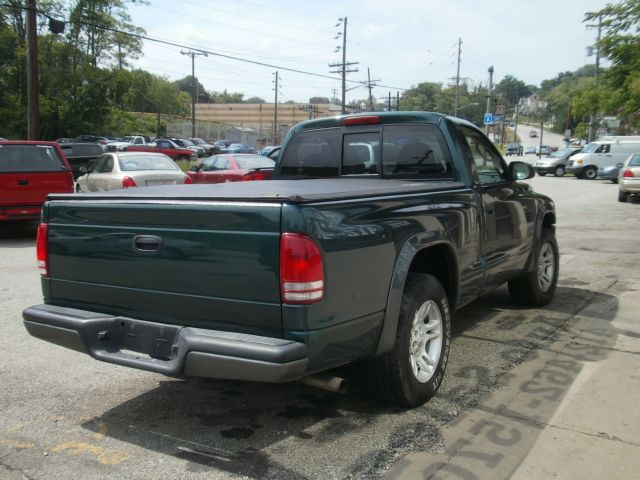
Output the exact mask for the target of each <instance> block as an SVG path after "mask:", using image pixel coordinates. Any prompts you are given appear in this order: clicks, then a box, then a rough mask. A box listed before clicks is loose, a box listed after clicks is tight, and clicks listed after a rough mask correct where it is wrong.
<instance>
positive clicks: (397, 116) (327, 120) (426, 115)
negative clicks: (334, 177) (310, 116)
mask: <svg viewBox="0 0 640 480" xmlns="http://www.w3.org/2000/svg"><path fill="white" fill-rule="evenodd" d="M352 117H354V118H360V117H378V118H379V122H377V123H380V124H393V123H411V122H428V123H433V124H438V123H439V122H441V121H442V120H443V119H447V120H450V121H453V122H455V123H459V124H464V125H469V126H472V127H474V128H477V127H476V126H475V125H473V124H472V123H470V122H467V121H466V120H462V119H460V118H456V117H450V116H448V115H444V114H442V113H436V112H366V113H358V114H346V115H340V116H337V117H323V118H316V119H314V120H306V121H304V122H300V123H298V124H296V125H295V126H293V127H292V128H291V133H297V132H299V131H301V130H310V129H316V128H331V127H342V126H344V120H345V118H352Z"/></svg>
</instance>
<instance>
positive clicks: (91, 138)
mask: <svg viewBox="0 0 640 480" xmlns="http://www.w3.org/2000/svg"><path fill="white" fill-rule="evenodd" d="M76 142H81V143H99V144H100V145H106V144H107V143H109V142H111V140H109V139H108V138H107V137H99V136H97V135H78V136H77V137H76Z"/></svg>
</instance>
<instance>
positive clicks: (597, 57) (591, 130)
mask: <svg viewBox="0 0 640 480" xmlns="http://www.w3.org/2000/svg"><path fill="white" fill-rule="evenodd" d="M603 15H606V13H605V12H602V11H601V12H600V13H599V14H598V24H597V25H587V27H592V28H593V27H597V28H598V35H597V37H596V46H595V51H596V90H597V89H598V83H599V76H600V39H601V37H602V17H603ZM594 120H595V118H594V114H593V113H592V114H591V115H590V116H589V142H591V141H592V140H593V139H594V137H595V135H594V132H593V130H594V128H593V124H594Z"/></svg>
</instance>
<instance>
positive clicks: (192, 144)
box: [180, 138, 195, 147]
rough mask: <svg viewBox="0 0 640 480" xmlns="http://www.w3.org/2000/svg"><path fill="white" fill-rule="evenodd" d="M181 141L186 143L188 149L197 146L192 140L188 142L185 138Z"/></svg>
mask: <svg viewBox="0 0 640 480" xmlns="http://www.w3.org/2000/svg"><path fill="white" fill-rule="evenodd" d="M180 141H181V142H182V143H184V144H185V145H186V146H187V147H193V146H194V145H195V143H193V142H192V141H191V140H187V139H186V138H183V139H181V140H180Z"/></svg>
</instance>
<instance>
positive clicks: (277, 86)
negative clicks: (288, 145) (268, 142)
mask: <svg viewBox="0 0 640 480" xmlns="http://www.w3.org/2000/svg"><path fill="white" fill-rule="evenodd" d="M273 74H274V75H275V77H276V79H275V80H273V84H274V87H273V90H274V91H275V92H276V95H275V99H274V102H273V143H274V144H277V143H278V139H277V135H278V90H279V89H280V75H279V73H278V71H277V70H276V71H275V72H273Z"/></svg>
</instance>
